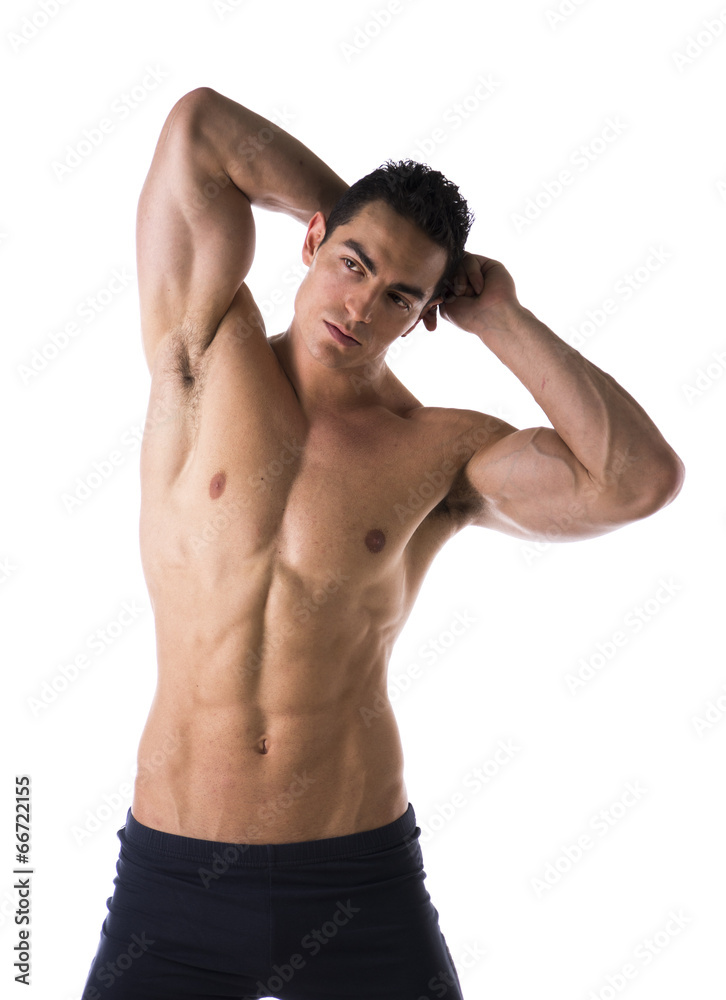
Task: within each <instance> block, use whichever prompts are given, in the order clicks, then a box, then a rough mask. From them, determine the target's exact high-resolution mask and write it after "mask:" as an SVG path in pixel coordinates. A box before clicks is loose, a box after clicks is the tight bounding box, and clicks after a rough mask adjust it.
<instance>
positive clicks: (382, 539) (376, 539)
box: [366, 528, 386, 552]
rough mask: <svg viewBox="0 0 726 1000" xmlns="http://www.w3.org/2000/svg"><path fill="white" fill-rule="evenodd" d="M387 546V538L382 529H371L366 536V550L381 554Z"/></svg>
mask: <svg viewBox="0 0 726 1000" xmlns="http://www.w3.org/2000/svg"><path fill="white" fill-rule="evenodd" d="M385 544H386V536H385V535H384V534H383V532H382V531H381V529H380V528H371V530H370V531H369V532H368V534H367V535H366V548H367V549H368V550H369V552H380V551H381V549H382V548H383V546H384V545H385Z"/></svg>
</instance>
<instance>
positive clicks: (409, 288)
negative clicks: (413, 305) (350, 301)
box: [343, 240, 425, 301]
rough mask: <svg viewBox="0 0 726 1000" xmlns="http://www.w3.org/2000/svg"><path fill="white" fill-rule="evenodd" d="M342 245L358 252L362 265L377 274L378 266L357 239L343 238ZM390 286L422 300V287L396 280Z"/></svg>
mask: <svg viewBox="0 0 726 1000" xmlns="http://www.w3.org/2000/svg"><path fill="white" fill-rule="evenodd" d="M343 246H344V247H348V249H349V250H352V251H353V253H355V254H358V256H359V257H360V259H361V261H362V262H363V266H364V267H366V268H368V270H369V271H370V272H371V274H372V275H374V276H375V275H376V274H378V268H377V267H376V265H375V264H374V263H373V261H372V260H371V258H370V257H369V256H368V254H367V253H366V252H365V250H364V249H363V247H362V246H361V245H360V243H359V242H358V240H343ZM391 288H392V289H393V290H394V291H396V292H403V294H404V295H410V296H411V297H412V298H414V299H417V300H418V301H423V299H424V297H425V295H424V291H423V289H422V288H417V287H416V285H406V284H404V282H402V281H398V282H396V284H394V285H391Z"/></svg>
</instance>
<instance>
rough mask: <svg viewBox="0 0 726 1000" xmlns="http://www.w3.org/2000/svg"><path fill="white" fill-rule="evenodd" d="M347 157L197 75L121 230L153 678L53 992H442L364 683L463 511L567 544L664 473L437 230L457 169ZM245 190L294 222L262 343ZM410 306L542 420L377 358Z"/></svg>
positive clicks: (409, 325) (568, 355)
mask: <svg viewBox="0 0 726 1000" xmlns="http://www.w3.org/2000/svg"><path fill="white" fill-rule="evenodd" d="M341 136H342V132H341ZM372 176H373V177H374V178H377V180H375V181H368V186H367V187H366V180H365V179H364V181H363V188H362V191H363V195H362V198H361V199H360V200H359V201H357V202H356V201H354V202H353V203H352V204H350V205H349V206H348V207H347V208H346V207H345V201H343V202H340V201H339V199H341V197H342V196H344V195H346V196H347V197H350V195H352V194H353V193H354V192H355V191H356V189H357V188H358V187H359V186H360V184H359V185H354V187H353V188H351V189H349V188H348V185H347V184H346V183H345V182H344V181H342V180H341V179H340V178H339V177H338V176H337V175H336V174H334V173H333V172H332V171H331V170H330V169H329V168H328V167H327V166H326V165H325V164H324V163H323V162H322V161H321V160H320V159H318V158H317V157H316V156H315V155H314V154H313V153H311V152H310V151H309V150H308V149H307V148H306V147H305V146H303V145H302V144H301V143H300V142H298V141H297V140H296V139H294V138H293V137H292V136H290V135H288V134H287V133H285V132H284V131H282V130H281V129H280V128H277V127H275V126H273V125H272V124H271V123H270V122H268V121H266V120H265V119H264V118H261V117H260V116H258V115H256V114H254V113H253V112H252V111H250V110H248V109H246V108H244V107H241V106H240V105H239V104H236V103H234V102H233V101H231V100H229V99H227V98H226V97H223V96H221V95H220V94H218V93H216V92H215V91H213V90H210V89H208V88H200V89H198V90H195V91H192V92H191V93H189V94H187V95H186V96H184V97H183V98H182V99H181V100H180V101H178V102H177V104H176V105H175V106H174V108H173V109H172V110H171V113H170V114H169V117H168V119H167V121H166V123H165V125H164V128H163V130H162V133H161V136H160V139H159V143H158V145H157V148H156V152H155V154H154V158H153V162H152V164H151V168H150V170H149V174H148V177H147V179H146V183H145V185H144V188H143V191H142V194H141V198H140V203H139V212H138V234H137V235H138V273H139V291H140V298H141V312H142V329H143V341H144V349H145V353H146V358H147V361H148V364H149V369H150V371H151V397H150V403H149V412H148V415H147V423H146V428H145V434H144V442H143V448H142V455H141V481H142V502H141V523H140V543H141V552H142V560H143V567H144V573H145V577H146V581H147V585H148V589H149V593H150V596H151V601H152V605H153V608H154V614H155V619H156V633H157V655H158V667H159V675H158V687H157V690H156V694H155V697H154V700H153V704H152V706H151V711H150V714H149V718H148V721H147V723H146V727H145V729H144V732H143V735H142V738H141V744H140V747H139V755H138V775H137V780H136V784H135V790H134V798H133V802H132V806H131V809H130V810H129V813H128V816H127V822H126V826H125V827H124V828H123V829H122V830H120V831H119V837H120V839H121V843H122V847H121V854H120V858H119V862H118V866H117V871H118V875H117V877H116V879H115V886H116V888H115V891H114V896H113V897H112V898H110V899H109V900H108V907H109V914H108V916H107V918H106V920H105V921H104V924H103V929H102V932H101V942H100V945H99V949H98V953H97V955H96V958H95V959H94V962H93V964H92V967H91V972H90V973H89V977H88V982H87V984H86V990H85V992H84V1000H98V998H99V997H111V998H113V1000H120V998H122V997H123V998H127V997H129V998H130V997H133V998H135V1000H140V998H145V997H149V998H152V997H153V998H161V997H169V998H175V1000H176V998H179V997H192V996H193V997H198V998H206V997H212V996H214V997H218V996H228V997H232V996H234V997H264V996H268V995H269V996H275V997H280V998H284V1000H321V998H331V1000H348V998H353V997H357V998H366V1000H373V998H380V1000H423V998H426V997H429V996H431V997H433V996H436V997H442V996H445V997H446V998H447V1000H457V998H460V997H461V992H460V986H459V983H458V979H457V977H456V972H455V969H454V967H453V963H452V962H451V956H450V954H449V952H448V948H447V947H446V944H445V941H444V939H443V935H442V934H441V931H440V930H439V926H438V920H437V917H438V914H437V911H436V910H435V909H434V907H433V905H432V904H431V901H430V898H429V896H428V893H427V892H426V889H425V887H424V884H423V883H424V877H425V872H424V871H423V867H422V860H421V852H420V848H419V845H418V841H417V838H418V834H419V833H420V830H419V828H418V827H416V823H415V816H414V813H413V807H412V805H411V804H410V803H409V802H408V797H407V792H406V788H405V785H404V781H403V757H402V751H401V743H400V740H399V735H398V730H397V726H396V721H395V718H394V715H393V712H392V710H391V706H390V703H389V701H388V697H387V687H386V670H387V665H388V660H389V657H390V654H391V649H392V647H393V644H394V642H395V640H396V637H397V636H398V634H399V633H400V631H401V629H402V627H403V625H404V622H405V621H406V618H407V616H408V614H409V612H410V610H411V607H412V605H413V602H414V599H415V597H416V594H417V592H418V590H419V588H420V586H421V583H422V581H423V578H424V575H425V573H426V570H427V568H428V566H429V565H430V563H431V561H432V559H433V557H434V555H435V554H436V552H437V551H438V550H439V549H440V548H441V546H442V545H443V544H444V542H446V540H447V539H449V538H451V537H452V536H453V535H454V534H455V533H456V532H457V531H459V530H461V529H462V528H463V527H465V526H466V525H480V526H482V527H487V528H494V529H497V530H500V531H504V532H507V533H510V534H512V535H515V536H518V537H520V538H527V539H537V538H540V537H542V538H544V537H552V535H551V533H552V529H553V528H554V529H555V530H556V533H557V537H559V538H563V539H564V538H570V539H571V538H588V537H592V536H594V535H598V534H601V533H604V532H607V531H611V530H613V529H614V528H617V527H619V526H620V525H623V524H627V523H628V522H632V521H634V520H636V519H638V518H643V517H647V516H649V515H650V514H652V513H654V512H655V511H656V510H658V509H659V508H661V507H663V506H664V505H665V504H667V503H669V502H670V501H671V500H672V499H673V498H674V497H675V496H676V494H677V493H678V491H679V489H680V486H681V483H682V479H683V466H682V463H681V461H680V459H679V458H678V456H677V455H676V454H675V453H674V451H673V450H672V448H670V446H669V445H668V444H667V443H666V442H665V440H664V439H663V437H662V436H661V434H660V433H659V431H658V429H657V428H656V427H655V425H654V424H653V423H652V421H651V420H650V419H649V417H648V416H647V414H646V413H645V412H644V411H643V409H642V408H641V407H640V406H639V405H638V404H637V403H636V402H635V400H633V399H632V397H631V396H629V395H628V394H627V393H626V392H625V391H624V390H623V389H622V388H621V387H620V386H619V385H618V384H617V383H616V382H615V380H614V379H612V378H611V377H610V376H609V375H607V374H606V373H604V372H602V371H600V369H598V368H596V367H595V366H594V365H592V364H591V363H590V362H589V361H587V360H586V359H584V358H583V357H582V356H581V355H580V354H579V353H578V352H577V351H576V350H574V349H572V348H570V347H569V346H568V345H566V344H565V343H564V342H563V341H562V340H560V339H559V338H558V337H557V336H556V335H555V334H554V333H552V331H550V330H549V329H548V328H547V327H546V326H545V325H544V324H543V323H541V322H540V321H539V320H538V319H536V318H535V317H534V316H533V314H532V313H531V312H529V311H528V310H527V309H526V308H524V307H523V306H522V305H520V303H519V301H518V299H517V297H516V294H515V288H514V284H513V281H512V279H511V277H510V276H509V274H508V272H507V271H506V269H505V268H504V266H503V265H502V264H500V263H498V262H497V261H494V260H491V259H489V258H487V257H483V256H479V255H475V254H470V253H464V244H465V241H466V237H467V234H468V231H469V227H470V224H471V216H470V214H469V212H468V209H467V207H466V203H465V202H464V201H463V199H462V198H461V197H460V195H459V194H458V189H456V188H455V187H454V185H452V184H451V183H450V182H448V181H446V180H445V178H442V177H441V175H440V174H438V173H437V172H435V171H430V169H429V168H426V167H423V166H422V165H418V164H413V163H411V162H410V161H409V162H408V163H405V164H398V165H392V164H390V165H389V166H388V168H384V169H382V170H379V171H375V172H374V174H373V175H372ZM349 190H350V194H347V193H348V192H349ZM411 190H414V191H416V190H417V191H418V192H419V197H418V198H416V196H415V195H414V196H413V199H412V196H411V194H410V191H411ZM336 204H337V208H335V211H333V209H334V207H335V206H336ZM251 205H253V206H258V207H260V208H264V209H268V210H272V211H282V212H286V213H287V214H289V215H291V216H292V217H293V218H295V219H297V220H299V221H300V222H301V223H302V224H303V225H304V226H306V227H307V232H306V235H305V242H304V246H303V252H302V256H303V261H304V263H305V264H306V265H307V267H308V271H307V273H306V275H305V278H304V280H303V281H302V283H301V285H300V288H299V290H298V292H297V296H296V298H295V311H294V317H293V319H292V322H291V324H290V327H289V329H287V330H286V331H285V332H283V333H280V334H277V335H275V336H271V337H267V335H266V333H265V328H264V323H263V320H262V317H261V315H260V312H259V310H258V309H257V306H256V305H255V302H254V299H253V297H252V295H251V293H250V291H249V289H248V288H247V286H246V285H245V284H244V279H245V276H246V274H247V272H248V270H249V268H250V266H251V263H252V259H253V255H254V246H255V227H254V221H253V215H252V211H251V207H250V206H251ZM331 213H332V214H331ZM427 218H428V221H427ZM427 227H428V228H427ZM444 292H446V298H444V294H443V293H444ZM437 307H438V309H439V312H440V314H441V315H442V316H443V317H444V318H445V319H446V320H448V321H449V322H451V323H453V324H455V325H456V326H458V327H460V328H461V329H463V330H467V331H469V332H471V333H472V334H474V335H475V336H476V337H478V338H479V339H480V340H481V341H482V344H483V345H484V347H486V348H488V349H489V350H490V351H493V352H494V353H495V354H496V355H497V357H498V358H499V359H500V360H501V361H502V362H503V363H504V364H505V365H506V366H507V367H508V368H509V369H510V370H511V371H512V372H514V374H515V375H516V376H517V377H518V378H519V379H520V381H521V382H522V383H523V385H524V386H525V387H526V388H527V389H528V390H529V392H530V393H531V394H532V395H533V397H534V398H535V400H536V401H537V402H538V403H539V405H540V406H541V408H542V409H543V410H544V412H545V413H546V414H547V417H548V418H549V420H550V421H551V423H552V428H532V429H529V430H517V429H515V428H514V427H512V426H511V425H509V424H507V423H505V422H503V421H502V420H499V419H496V418H494V417H491V416H487V415H485V414H483V413H479V412H477V411H473V410H465V409H447V408H441V407H430V406H425V405H422V404H421V403H420V402H419V401H418V400H417V399H416V398H415V397H414V396H413V395H412V393H410V392H409V391H408V390H407V389H406V388H405V386H403V385H402V384H401V382H400V381H399V380H398V379H397V378H396V377H395V376H394V375H393V374H392V372H391V371H390V370H389V369H388V367H387V366H386V363H385V355H386V350H387V348H388V347H389V346H390V345H391V344H392V343H394V342H395V341H396V339H397V338H398V337H401V336H407V335H408V334H410V333H411V331H412V330H413V329H414V327H415V326H416V325H417V324H418V323H419V321H422V322H423V326H424V327H425V328H426V329H427V330H434V329H435V327H436V319H437ZM412 491H413V494H414V495H417V496H418V497H419V498H421V503H418V502H416V503H413V502H412V500H411V497H412Z"/></svg>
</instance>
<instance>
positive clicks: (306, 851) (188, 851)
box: [122, 802, 420, 868]
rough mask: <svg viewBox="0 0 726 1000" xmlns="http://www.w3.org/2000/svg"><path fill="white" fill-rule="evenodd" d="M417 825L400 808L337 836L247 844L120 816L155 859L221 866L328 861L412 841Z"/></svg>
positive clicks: (132, 838)
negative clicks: (166, 830) (377, 821)
mask: <svg viewBox="0 0 726 1000" xmlns="http://www.w3.org/2000/svg"><path fill="white" fill-rule="evenodd" d="M419 832H420V831H419V830H418V828H417V826H416V815H415V812H414V808H413V806H412V805H411V803H410V802H409V803H408V804H407V807H406V810H405V812H404V813H402V814H401V815H400V816H398V817H396V819H394V820H392V821H391V822H390V823H386V824H384V825H382V826H377V827H372V828H371V829H365V830H360V831H357V832H355V833H350V834H347V835H345V836H340V837H325V838H320V839H315V840H303V841H297V842H290V843H276V844H249V843H245V842H236V841H220V840H203V839H200V838H196V837H183V836H178V835H175V834H169V833H164V832H162V831H160V830H155V829H153V828H152V827H148V826H145V825H144V824H143V823H140V822H139V821H138V819H137V818H136V817H135V816H134V815H133V813H132V811H131V809H129V810H128V813H127V816H126V824H125V829H124V830H123V831H122V833H123V836H124V841H125V842H128V843H129V844H130V845H131V846H132V847H137V848H139V849H141V850H144V851H146V852H148V853H151V854H155V855H158V857H159V858H160V859H164V858H167V857H173V858H179V859H181V860H184V861H190V862H196V863H198V864H199V863H207V864H208V865H210V866H214V865H215V864H216V865H218V864H219V862H220V859H221V860H222V861H223V863H224V865H225V867H231V868H237V867H241V866H247V865H251V866H262V865H275V864H304V863H310V862H321V861H333V860H336V859H339V858H347V857H352V856H355V855H358V854H367V853H371V852H373V851H382V850H386V849H388V848H391V847H394V846H397V845H399V844H401V843H407V842H408V843H410V842H415V841H416V840H417V839H418V835H419Z"/></svg>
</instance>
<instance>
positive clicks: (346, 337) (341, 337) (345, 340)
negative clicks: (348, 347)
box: [323, 320, 360, 344]
mask: <svg viewBox="0 0 726 1000" xmlns="http://www.w3.org/2000/svg"><path fill="white" fill-rule="evenodd" d="M323 322H324V323H325V325H326V326H327V328H328V331H329V332H330V333H331V334H332V336H333V337H334V339H335V340H337V341H338V343H339V344H341V343H342V344H360V341H359V340H356V339H355V337H351V335H350V334H349V333H346V332H345V330H343V329H342V328H341V327H339V326H335V324H334V323H328V321H327V320H323Z"/></svg>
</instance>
